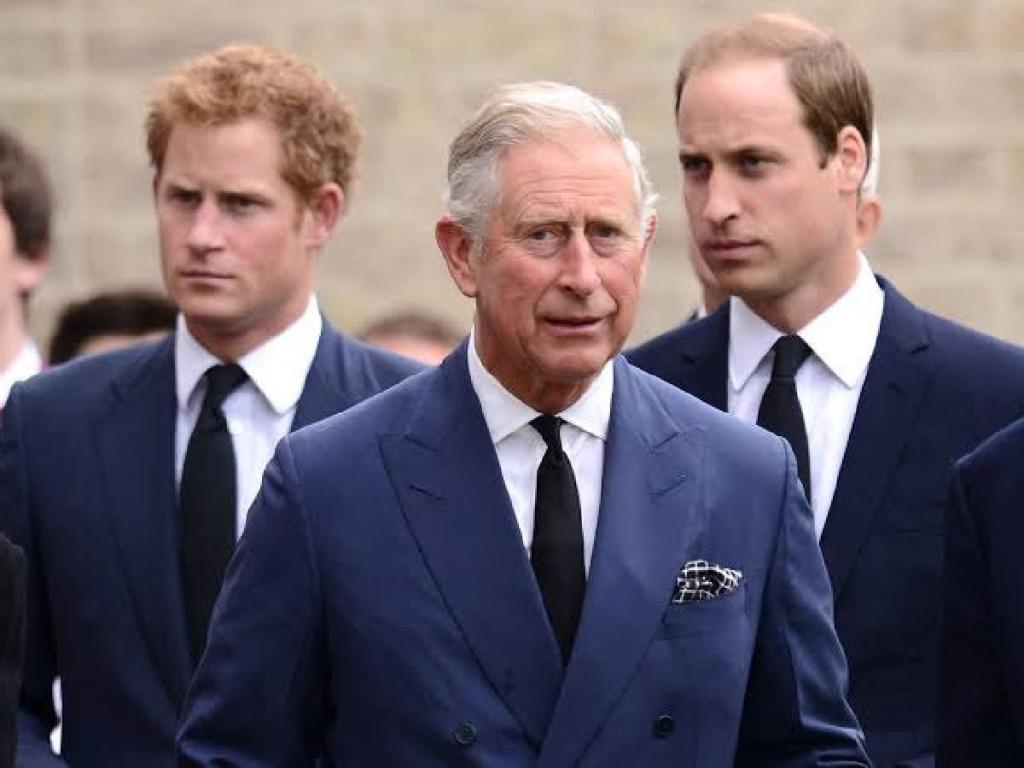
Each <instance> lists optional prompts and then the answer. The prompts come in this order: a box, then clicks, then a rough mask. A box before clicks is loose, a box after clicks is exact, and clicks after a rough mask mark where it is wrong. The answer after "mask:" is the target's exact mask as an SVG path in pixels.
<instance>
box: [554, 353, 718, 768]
mask: <svg viewBox="0 0 1024 768" xmlns="http://www.w3.org/2000/svg"><path fill="white" fill-rule="evenodd" d="M615 378H616V385H615V395H614V402H613V408H612V422H611V426H610V430H609V438H608V445H607V448H606V452H605V465H604V483H603V489H602V498H601V512H600V519H599V522H598V530H597V541H596V543H595V547H594V558H593V562H592V567H591V571H590V579H589V582H588V585H587V593H586V597H585V600H584V608H583V616H582V618H581V622H580V628H579V632H578V634H577V636H576V643H575V647H574V649H573V654H572V657H571V659H570V662H569V667H568V669H567V670H566V679H565V683H564V685H563V687H562V691H561V696H560V698H559V701H558V706H557V708H556V710H555V712H554V714H553V717H552V721H551V726H550V729H549V731H548V737H547V740H546V741H545V744H544V751H543V756H542V762H543V764H545V765H548V764H550V765H574V764H576V763H577V762H578V760H579V759H580V757H581V755H582V754H583V752H584V750H585V749H586V748H587V746H588V744H589V743H590V741H591V740H592V739H593V738H594V737H595V735H596V734H597V732H598V731H599V729H600V727H601V724H602V723H603V722H604V721H605V720H606V719H607V716H608V713H609V711H610V710H611V709H612V708H613V707H614V705H615V703H616V702H617V701H618V700H619V698H620V697H621V695H622V693H623V691H624V690H625V689H626V687H627V686H628V684H629V681H630V679H631V678H632V676H633V674H634V672H635V670H636V668H637V666H638V665H639V664H640V662H641V661H642V659H643V657H644V654H645V653H646V652H647V650H648V648H649V646H650V644H651V642H652V641H653V639H654V636H655V633H656V632H657V630H658V627H659V626H660V623H661V620H662V617H663V615H664V612H665V610H666V608H667V606H668V604H669V601H670V599H671V595H672V589H673V586H674V584H675V578H676V576H677V574H678V572H679V568H680V566H681V565H682V563H683V560H684V559H685V558H684V554H685V553H687V552H693V551H695V549H696V548H697V547H696V542H697V539H698V537H699V536H700V535H701V533H702V532H703V531H704V530H705V525H704V522H705V520H704V518H705V516H706V514H707V509H706V507H705V505H703V504H701V503H700V502H699V487H700V478H701V477H702V475H703V473H702V472H701V471H700V470H701V465H702V463H703V460H704V435H703V432H702V431H701V430H700V429H697V428H691V429H687V430H684V429H681V428H680V426H678V425H677V424H676V423H675V421H674V420H673V418H672V417H671V416H670V415H669V414H668V412H667V411H665V409H664V408H663V407H662V406H661V404H660V401H659V400H658V398H657V396H656V395H655V394H654V393H653V392H652V391H651V389H650V385H649V382H646V381H645V380H644V379H643V377H642V375H641V374H638V373H637V372H636V371H635V369H633V368H631V367H630V366H629V365H628V364H627V363H626V362H625V361H624V360H622V359H621V358H620V359H618V360H617V361H616V370H615Z"/></svg>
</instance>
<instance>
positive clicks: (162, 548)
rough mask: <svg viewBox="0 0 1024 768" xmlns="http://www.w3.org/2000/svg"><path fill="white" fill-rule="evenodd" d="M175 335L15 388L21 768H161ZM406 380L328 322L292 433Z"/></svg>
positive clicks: (1, 516)
mask: <svg viewBox="0 0 1024 768" xmlns="http://www.w3.org/2000/svg"><path fill="white" fill-rule="evenodd" d="M173 345H174V342H173V337H168V338H167V339H165V340H163V341H160V342H156V343H155V344H152V345H147V346H145V347H141V348H135V349H131V350H126V351H122V352H114V353H111V354H109V355H100V356H97V357H93V358H85V359H82V360H80V361H76V362H73V363H70V364H68V365H66V366H60V367H58V368H54V369H51V370H50V371H47V372H46V373H43V374H41V375H39V376H36V377H34V378H32V379H30V380H29V381H27V382H25V383H24V384H22V385H20V386H18V387H16V388H15V390H14V391H13V392H12V394H11V397H10V400H9V401H8V403H7V409H6V411H5V412H4V425H3V429H2V431H0V530H2V531H3V532H4V533H6V534H7V535H8V536H9V537H10V538H11V539H12V540H13V541H15V542H16V543H18V544H20V545H21V546H22V547H23V548H24V550H25V555H26V558H27V565H28V568H27V570H28V604H27V653H26V659H25V671H24V683H23V687H22V695H21V713H20V723H19V734H20V735H19V738H20V746H19V757H18V765H19V766H37V765H38V766H43V765H52V764H60V763H58V761H57V759H56V758H54V757H53V756H52V753H51V752H50V749H49V745H48V734H49V732H50V730H51V729H52V727H53V725H54V723H55V717H54V711H53V707H52V704H51V685H52V683H53V679H54V677H55V676H58V675H59V676H60V677H61V681H62V682H61V685H62V691H63V700H64V715H63V747H62V754H63V756H64V757H65V759H66V760H67V762H68V763H70V764H71V765H73V766H75V768H79V766H82V767H83V768H89V767H91V766H96V767H97V768H111V766H126V767H127V766H131V767H132V768H138V767H139V766H146V768H160V767H161V766H173V765H174V764H175V761H174V734H175V729H176V727H177V721H178V716H179V713H180V709H181V704H182V701H183V699H184V697H185V691H186V688H187V686H188V682H189V678H190V676H191V673H192V669H191V662H190V660H189V653H188V646H187V639H186V628H185V616H184V604H183V596H182V585H181V572H180V563H179V537H178V530H177V510H176V501H175V499H176V495H177V494H176V493H175V487H174V485H175V484H174V424H175V393H174V349H173ZM413 370H417V367H416V366H415V364H414V363H411V362H408V361H405V360H404V359H402V358H398V357H396V356H393V355H390V354H387V353H384V352H379V351H376V350H373V349H371V348H370V347H367V346H365V345H363V344H361V343H360V342H356V341H353V340H351V339H346V338H344V337H343V336H341V335H339V334H338V333H336V332H335V331H333V330H331V329H330V328H329V327H328V326H327V325H326V323H325V325H324V330H323V332H322V333H321V337H320V341H319V344H318V347H317V351H316V356H315V358H314V361H313V366H312V368H311V369H310V372H309V376H308V378H307V379H306V384H305V388H304V390H303V393H302V397H301V398H300V400H299V403H298V406H297V409H296V414H295V420H294V426H295V427H299V426H303V425H306V424H310V423H312V422H314V421H317V420H319V419H321V418H324V417H325V416H328V415H330V414H333V413H337V412H338V411H342V410H344V409H346V408H348V407H350V406H352V405H354V404H355V403H358V402H359V401H361V400H363V399H365V398H366V397H369V396H370V395H373V394H375V393H376V392H378V391H379V390H381V389H384V388H386V387H388V386H390V385H392V384H394V383H395V382H397V381H399V380H400V379H402V378H403V377H404V376H405V375H407V374H409V373H411V372H412V371H413Z"/></svg>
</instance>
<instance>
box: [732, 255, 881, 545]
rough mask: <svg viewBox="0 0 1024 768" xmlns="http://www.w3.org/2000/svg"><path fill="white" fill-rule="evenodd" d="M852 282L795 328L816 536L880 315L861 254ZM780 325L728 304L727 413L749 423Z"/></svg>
mask: <svg viewBox="0 0 1024 768" xmlns="http://www.w3.org/2000/svg"><path fill="white" fill-rule="evenodd" d="M859 259H860V270H859V272H858V273H857V278H856V280H855V281H854V283H853V285H852V286H851V287H850V289H849V290H847V292H846V293H844V294H843V295H842V296H841V297H840V298H839V299H838V300H837V301H836V302H835V303H834V304H832V306H830V307H829V308H828V309H826V310H825V311H824V312H822V313H821V314H820V315H818V316H817V317H816V318H814V319H813V320H812V321H811V322H810V323H808V324H807V325H806V326H804V327H803V328H802V329H801V330H800V332H799V333H798V335H799V336H800V338H802V339H803V340H804V341H805V342H806V343H807V345H808V346H809V347H810V348H811V351H812V352H813V354H812V355H811V356H810V357H808V358H807V360H806V361H805V362H804V364H803V365H802V366H800V370H799V371H797V374H796V391H797V398H798V399H799V400H800V408H801V410H802V411H803V415H804V426H805V427H806V429H807V452H808V456H809V457H810V463H811V467H810V469H811V509H812V510H813V512H814V530H815V533H817V535H818V538H821V532H822V530H823V529H824V527H825V520H826V518H827V517H828V510H829V507H830V506H831V505H832V496H833V495H834V494H835V491H836V481H837V480H838V478H839V469H840V467H841V466H842V463H843V455H844V454H845V453H846V443H847V441H848V440H849V438H850V429H851V428H852V427H853V418H854V416H855V415H856V412H857V401H858V400H859V399H860V392H861V388H862V387H863V386H864V378H865V376H866V375H867V370H868V363H869V362H870V361H871V355H872V353H873V352H874V351H875V341H876V340H877V339H878V328H879V326H880V325H881V322H882V303H883V294H882V289H881V288H879V287H878V283H877V282H876V281H875V277H874V275H873V274H872V272H871V267H870V266H869V265H868V262H867V259H866V258H865V257H864V254H860V255H859ZM782 335H783V334H782V332H781V331H779V330H777V329H776V328H774V327H773V326H771V325H769V324H768V323H766V322H765V321H764V320H762V319H761V318H760V317H759V316H757V315H756V314H754V312H753V311H751V309H750V308H749V307H748V306H747V305H746V304H745V303H744V302H743V301H742V300H740V299H738V298H736V297H733V298H732V299H731V300H730V303H729V413H731V414H734V415H735V416H738V417H739V418H741V419H743V421H746V422H749V423H751V424H755V423H757V411H758V409H759V408H760V406H761V397H762V396H763V395H764V391H765V389H766V388H767V386H768V381H769V380H770V379H771V372H772V361H773V359H774V353H773V352H772V351H771V349H772V345H773V344H775V342H776V340H777V339H778V338H779V337H780V336H782Z"/></svg>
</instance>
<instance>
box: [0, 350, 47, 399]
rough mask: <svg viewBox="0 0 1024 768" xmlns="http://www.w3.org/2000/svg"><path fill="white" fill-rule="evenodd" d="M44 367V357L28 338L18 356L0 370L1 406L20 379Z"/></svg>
mask: <svg viewBox="0 0 1024 768" xmlns="http://www.w3.org/2000/svg"><path fill="white" fill-rule="evenodd" d="M42 369H43V358H42V357H41V356H40V355H39V350H38V349H37V348H36V345H35V344H33V343H32V341H31V340H30V339H26V340H25V343H24V344H23V345H22V347H21V351H20V352H19V353H18V356H17V357H15V358H14V360H12V361H11V364H10V365H9V366H7V368H6V369H5V370H3V371H0V408H3V407H4V405H5V404H6V403H7V396H8V395H10V394H11V387H13V386H14V385H15V384H17V383H18V382H19V381H24V380H25V379H27V378H30V377H32V376H35V375H36V374H37V373H39V372H40V371H41V370H42Z"/></svg>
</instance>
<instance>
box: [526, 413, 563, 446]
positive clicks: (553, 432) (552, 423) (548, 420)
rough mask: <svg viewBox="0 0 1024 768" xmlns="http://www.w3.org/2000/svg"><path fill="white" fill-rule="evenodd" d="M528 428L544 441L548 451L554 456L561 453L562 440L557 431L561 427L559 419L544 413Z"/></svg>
mask: <svg viewBox="0 0 1024 768" xmlns="http://www.w3.org/2000/svg"><path fill="white" fill-rule="evenodd" d="M530 426H531V427H533V428H534V429H535V430H537V433H538V434H539V435H540V436H541V437H542V438H543V439H544V442H545V443H546V444H547V446H548V450H549V451H551V452H552V453H553V454H555V455H556V456H557V455H560V454H561V453H562V439H561V437H560V436H559V429H560V427H561V426H562V420H561V419H560V418H558V417H557V416H552V415H551V414H550V413H545V414H542V415H540V416H538V417H537V418H536V419H534V420H533V421H531V422H530Z"/></svg>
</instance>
